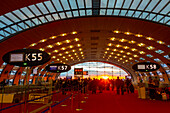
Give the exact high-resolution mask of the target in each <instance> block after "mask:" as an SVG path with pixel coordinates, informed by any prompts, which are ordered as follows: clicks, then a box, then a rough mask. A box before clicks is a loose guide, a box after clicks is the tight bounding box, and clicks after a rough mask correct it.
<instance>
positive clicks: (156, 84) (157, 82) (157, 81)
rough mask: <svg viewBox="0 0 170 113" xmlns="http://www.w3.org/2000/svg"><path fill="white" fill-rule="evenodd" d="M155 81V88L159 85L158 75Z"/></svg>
mask: <svg viewBox="0 0 170 113" xmlns="http://www.w3.org/2000/svg"><path fill="white" fill-rule="evenodd" d="M153 83H154V85H155V88H158V87H159V80H158V77H157V76H156V77H155V79H154V80H153Z"/></svg>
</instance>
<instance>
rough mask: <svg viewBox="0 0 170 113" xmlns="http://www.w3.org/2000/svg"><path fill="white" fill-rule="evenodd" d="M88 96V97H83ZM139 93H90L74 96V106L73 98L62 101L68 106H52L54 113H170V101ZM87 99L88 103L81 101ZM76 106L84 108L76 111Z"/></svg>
mask: <svg viewBox="0 0 170 113" xmlns="http://www.w3.org/2000/svg"><path fill="white" fill-rule="evenodd" d="M86 96H88V99H84V98H83V97H86ZM137 97H138V96H137V94H136V93H135V94H127V93H125V94H124V95H117V94H115V93H114V92H113V91H105V92H103V93H97V94H91V93H90V92H89V95H84V96H82V95H79V98H78V97H76V98H74V102H73V106H72V107H71V100H67V101H66V102H64V103H62V104H65V105H67V106H64V107H62V106H61V105H58V106H57V107H55V108H52V113H77V112H79V113H169V111H170V101H159V100H147V99H146V100H142V99H138V98H137ZM79 100H85V101H86V103H80V102H78V101H79ZM76 108H80V109H82V110H81V111H76Z"/></svg>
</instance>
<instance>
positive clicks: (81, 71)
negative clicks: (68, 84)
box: [74, 68, 83, 75]
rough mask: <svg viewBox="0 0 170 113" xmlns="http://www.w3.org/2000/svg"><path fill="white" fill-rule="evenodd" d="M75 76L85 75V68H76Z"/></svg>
mask: <svg viewBox="0 0 170 113" xmlns="http://www.w3.org/2000/svg"><path fill="white" fill-rule="evenodd" d="M74 75H83V68H74Z"/></svg>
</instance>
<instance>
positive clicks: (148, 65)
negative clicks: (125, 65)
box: [132, 62, 160, 72]
mask: <svg viewBox="0 0 170 113" xmlns="http://www.w3.org/2000/svg"><path fill="white" fill-rule="evenodd" d="M132 68H133V69H134V70H135V71H141V72H149V71H156V70H157V69H159V68H160V65H158V64H156V63H152V62H141V63H137V64H135V65H133V66H132Z"/></svg>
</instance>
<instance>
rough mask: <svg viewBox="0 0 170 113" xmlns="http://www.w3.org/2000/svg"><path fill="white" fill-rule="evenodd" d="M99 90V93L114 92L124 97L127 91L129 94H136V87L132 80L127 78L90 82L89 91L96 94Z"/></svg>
mask: <svg viewBox="0 0 170 113" xmlns="http://www.w3.org/2000/svg"><path fill="white" fill-rule="evenodd" d="M97 89H99V93H102V92H103V90H112V91H115V90H116V93H117V94H118V95H119V94H120V92H121V94H122V95H123V94H124V92H125V91H126V92H127V93H130V92H131V93H134V87H133V85H132V83H131V80H130V79H128V78H126V79H125V80H123V79H119V77H117V79H107V80H106V79H100V80H98V79H93V80H91V81H90V82H89V90H90V91H92V94H93V93H96V90H97Z"/></svg>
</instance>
